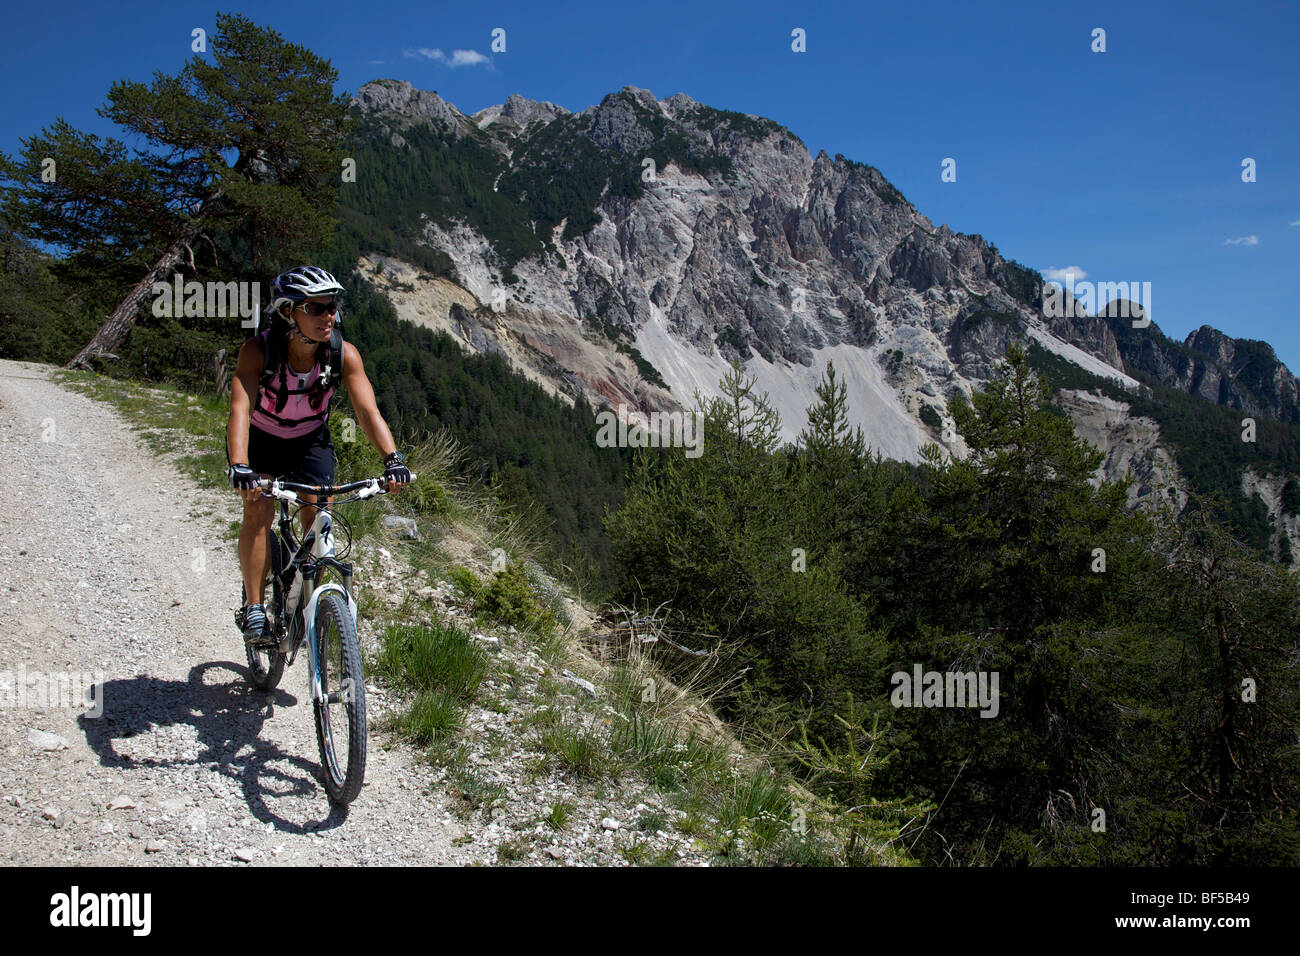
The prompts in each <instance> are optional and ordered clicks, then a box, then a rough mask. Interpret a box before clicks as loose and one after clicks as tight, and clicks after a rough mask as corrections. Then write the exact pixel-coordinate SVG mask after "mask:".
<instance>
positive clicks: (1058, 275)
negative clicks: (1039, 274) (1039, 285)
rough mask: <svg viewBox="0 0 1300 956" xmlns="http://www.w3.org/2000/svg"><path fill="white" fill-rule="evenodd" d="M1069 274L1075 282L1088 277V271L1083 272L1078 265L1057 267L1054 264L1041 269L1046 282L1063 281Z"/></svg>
mask: <svg viewBox="0 0 1300 956" xmlns="http://www.w3.org/2000/svg"><path fill="white" fill-rule="evenodd" d="M1067 275H1069V276H1070V277H1072V278H1073V280H1074V281H1075V282H1078V281H1080V280H1082V279H1086V278H1088V273H1086V272H1084V271H1083V269H1081V268H1080V267H1079V266H1066V267H1065V268H1064V269H1058V268H1056V266H1051V267H1050V268H1047V269H1044V270H1043V278H1044V279H1046V280H1047V281H1048V282H1060V283H1062V284H1063V283H1064V282H1065V277H1066V276H1067Z"/></svg>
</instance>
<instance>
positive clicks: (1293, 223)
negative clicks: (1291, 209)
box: [1287, 219, 1300, 226]
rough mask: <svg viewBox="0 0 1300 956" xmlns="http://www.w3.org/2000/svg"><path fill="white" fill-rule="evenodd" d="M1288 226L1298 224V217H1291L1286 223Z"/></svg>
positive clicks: (1299, 223) (1299, 224)
mask: <svg viewBox="0 0 1300 956" xmlns="http://www.w3.org/2000/svg"><path fill="white" fill-rule="evenodd" d="M1287 225H1288V226H1300V219H1292V220H1291V221H1290V222H1288V223H1287Z"/></svg>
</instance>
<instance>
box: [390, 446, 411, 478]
mask: <svg viewBox="0 0 1300 956" xmlns="http://www.w3.org/2000/svg"><path fill="white" fill-rule="evenodd" d="M410 480H411V469H409V468H407V467H406V459H405V458H403V457H402V453H401V452H400V451H395V452H393V453H392V454H391V455H389V456H388V457H387V458H385V459H384V481H395V482H397V483H398V484H399V485H404V484H406V483H407V482H409V481H410Z"/></svg>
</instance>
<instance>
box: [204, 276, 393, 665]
mask: <svg viewBox="0 0 1300 956" xmlns="http://www.w3.org/2000/svg"><path fill="white" fill-rule="evenodd" d="M342 292H343V286H341V285H339V283H338V281H337V280H335V278H334V277H333V276H332V275H330V274H329V273H328V272H326V271H325V270H324V269H320V268H317V267H315V266H298V267H297V268H294V269H290V270H289V271H288V272H284V273H281V274H280V275H278V276H276V277H275V279H274V281H273V282H272V283H271V302H270V305H269V307H268V309H267V313H268V314H269V315H270V322H269V324H268V325H267V326H266V328H263V329H262V330H261V331H259V332H258V334H257V335H255V336H253V337H252V338H250V339H248V341H246V342H245V343H244V345H243V347H242V348H241V349H240V350H239V361H238V364H237V365H236V366H235V377H234V379H233V381H232V382H231V387H230V420H229V422H228V423H227V425H226V463H227V465H228V466H229V469H228V471H227V475H228V477H229V479H230V483H231V485H233V486H234V487H235V488H236V489H237V490H238V491H239V493H240V495H241V496H242V497H243V499H244V524H243V527H242V529H241V530H240V533H239V567H240V571H241V572H242V574H243V578H244V593H245V595H246V596H247V604H246V605H245V606H244V609H243V615H242V619H243V632H244V640H245V641H248V642H258V641H261V640H262V639H263V638H264V637H265V633H266V630H267V620H266V608H265V601H266V580H267V573H268V571H269V569H270V567H271V551H270V546H269V544H270V530H271V521H272V519H273V517H274V514H275V502H274V501H273V500H272V499H270V498H267V497H265V496H264V495H263V494H262V491H261V489H260V488H259V487H258V486H257V482H258V480H259V479H260V478H284V479H286V480H289V481H295V482H301V483H303V484H309V485H332V484H333V483H334V443H333V441H332V440H331V438H330V431H329V409H330V400H331V399H332V398H333V396H334V391H335V389H336V387H337V385H338V383H339V382H340V381H341V382H342V383H343V384H344V385H346V386H347V389H348V396H349V397H350V398H351V399H352V408H353V410H354V411H355V412H356V416H357V424H358V425H360V426H361V430H362V431H363V432H365V434H366V437H367V438H368V439H370V443H371V444H372V445H374V446H375V448H376V449H377V450H378V451H379V453H380V454H381V455H383V456H384V480H385V482H386V488H387V490H388V491H400V490H401V489H402V488H404V487H405V486H406V485H407V484H408V483H409V482H410V480H411V472H410V469H408V468H407V467H406V463H405V460H404V459H403V458H402V455H401V454H400V453H399V452H398V451H397V445H396V443H395V442H394V441H393V435H392V432H390V431H389V428H388V424H387V423H386V422H385V421H384V417H383V415H381V414H380V413H379V408H378V407H377V406H376V404H375V392H374V389H373V388H372V387H371V385H370V380H369V379H368V378H366V370H365V366H364V365H363V364H362V362H361V353H359V352H358V351H357V349H356V346H354V345H351V344H349V343H347V342H344V341H343V339H342V335H341V332H340V329H339V321H338V318H339V305H338V296H339V294H340V293H342ZM302 498H303V500H305V501H308V502H311V503H312V504H314V503H316V498H315V496H313V495H308V494H303V495H302ZM300 516H301V518H302V528H303V534H304V535H306V533H307V531H308V529H309V528H310V527H311V524H312V521H313V520H314V519H315V516H316V509H315V508H313V507H311V505H310V504H309V505H307V506H305V507H303V508H302V510H301V512H300Z"/></svg>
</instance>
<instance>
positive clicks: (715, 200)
mask: <svg viewBox="0 0 1300 956" xmlns="http://www.w3.org/2000/svg"><path fill="white" fill-rule="evenodd" d="M354 104H355V107H356V110H357V112H358V114H359V115H360V117H361V118H362V120H363V127H362V129H363V134H362V142H363V143H365V144H367V146H368V148H369V149H370V152H369V153H368V154H366V155H367V156H369V157H370V161H372V162H378V163H382V164H385V165H386V166H387V167H388V168H389V170H391V171H395V172H394V175H391V176H386V177H385V183H386V188H388V189H389V192H388V194H385V195H380V193H379V191H378V190H377V189H376V188H375V187H366V189H367V190H368V191H364V190H363V191H362V192H361V193H358V194H357V197H355V201H356V204H357V208H358V209H359V210H361V211H362V212H364V213H365V214H366V215H368V216H371V217H374V218H380V217H383V216H384V215H385V213H386V209H387V211H388V212H390V213H391V214H392V215H398V214H399V213H398V210H400V215H402V216H406V217H407V219H406V222H407V225H406V227H405V231H404V232H403V234H402V236H403V239H402V242H400V243H398V244H397V245H396V247H395V246H394V244H393V243H387V244H385V243H383V242H379V241H375V242H373V243H371V244H370V245H369V246H368V247H366V248H365V249H364V250H363V251H364V252H365V253H366V254H365V255H364V257H363V258H362V259H361V264H362V267H363V268H364V269H365V270H366V271H367V274H368V275H369V276H370V277H371V278H372V280H373V281H374V282H375V283H376V284H377V285H378V286H379V287H380V288H381V289H383V290H384V291H385V292H386V294H387V295H388V296H389V297H390V298H391V299H392V301H393V302H394V304H395V306H396V307H397V309H398V312H399V314H400V315H401V316H402V317H403V318H407V319H410V320H412V321H414V322H418V323H420V324H424V325H428V326H430V327H433V328H437V329H442V330H445V331H447V332H449V333H451V334H452V335H453V336H455V337H456V338H457V339H458V340H459V341H461V342H462V343H463V344H464V345H465V346H466V347H467V348H469V349H471V350H474V351H494V352H500V353H501V354H503V355H505V356H506V357H508V358H509V359H510V361H511V363H512V364H513V365H514V366H515V367H517V368H519V369H520V370H522V371H523V372H524V373H525V374H527V375H529V376H530V377H532V378H534V379H535V380H537V381H540V382H545V383H546V385H547V387H548V388H549V389H550V390H552V391H553V392H554V393H556V394H563V395H565V396H567V397H568V398H569V399H571V400H583V401H587V402H589V403H591V404H592V405H593V406H599V405H602V404H605V403H609V404H613V405H618V404H620V403H626V404H627V405H629V406H634V407H637V408H640V409H641V410H644V411H650V410H655V409H667V408H673V407H677V406H689V405H691V404H692V403H693V398H694V396H695V394H696V393H697V392H698V393H700V394H701V395H704V396H711V395H716V394H717V393H718V390H717V383H718V380H719V379H720V378H721V377H722V375H723V373H724V372H725V370H726V367H727V364H728V363H729V362H731V361H733V360H740V361H741V362H743V363H744V364H745V367H746V370H747V371H748V372H749V373H750V374H751V375H753V376H755V377H756V378H757V379H758V382H759V384H760V387H761V388H763V389H764V390H766V391H767V392H768V394H769V396H770V397H771V398H772V400H773V402H774V404H775V406H776V407H777V409H778V410H779V411H780V413H781V416H782V423H783V431H784V434H785V436H786V437H787V438H789V439H793V438H794V437H795V436H796V435H797V434H798V432H799V430H800V429H801V428H802V427H803V425H804V424H805V417H804V410H805V408H806V407H807V406H808V405H809V404H810V403H811V401H812V398H813V387H814V385H815V383H816V382H817V380H818V379H819V378H820V376H821V375H822V373H823V371H824V369H825V366H826V363H827V362H828V361H833V362H834V363H835V365H836V367H837V369H838V370H839V371H840V372H841V373H842V376H843V379H844V381H845V382H846V384H847V386H848V390H849V403H850V407H851V409H852V411H853V413H854V415H855V417H856V418H857V421H858V423H860V424H861V425H862V428H863V431H864V433H865V434H866V436H867V438H868V440H869V442H870V443H871V445H872V446H873V447H874V448H876V449H878V450H879V451H881V452H882V453H883V454H885V455H887V456H889V457H893V458H897V459H902V460H916V459H917V457H918V452H919V450H920V448H921V447H922V446H923V445H924V444H925V443H927V442H931V441H935V442H939V443H940V444H941V445H942V446H943V447H945V448H946V449H947V450H948V451H950V452H951V453H953V454H956V455H962V454H964V452H965V447H964V444H963V442H962V440H961V437H960V435H956V434H955V433H953V432H952V431H951V430H948V429H947V426H948V425H949V424H950V423H949V420H948V417H947V414H946V405H947V402H948V401H949V400H950V399H952V398H953V397H954V396H956V395H958V394H963V395H969V394H970V393H971V391H972V389H973V388H974V387H975V386H976V385H978V384H979V383H980V382H981V381H983V380H984V379H985V378H986V377H987V376H988V374H989V372H990V370H991V368H992V367H993V364H994V363H995V362H996V361H997V360H998V359H999V358H1000V357H1001V356H1002V355H1003V353H1004V350H1005V348H1006V345H1007V344H1008V343H1009V342H1011V341H1022V342H1032V343H1036V344H1037V345H1038V346H1040V347H1041V353H1042V354H1046V355H1051V356H1054V357H1058V358H1061V359H1064V360H1066V361H1067V362H1069V363H1071V365H1072V366H1074V367H1076V368H1077V369H1079V370H1080V371H1082V372H1084V373H1086V374H1087V375H1088V376H1090V377H1094V378H1098V379H1101V380H1104V381H1105V382H1107V383H1109V384H1110V385H1113V386H1115V387H1118V388H1119V389H1121V390H1122V392H1126V393H1134V394H1136V393H1137V392H1138V390H1139V389H1141V388H1142V387H1143V386H1144V385H1150V384H1152V383H1157V384H1162V385H1167V386H1169V387H1172V388H1176V389H1178V390H1180V391H1182V392H1185V393H1187V394H1189V395H1194V396H1198V397H1201V398H1204V399H1206V400H1208V401H1211V402H1214V403H1217V404H1220V405H1224V406H1228V407H1231V408H1234V409H1241V410H1242V411H1244V412H1247V413H1249V414H1257V415H1263V416H1267V417H1271V418H1275V419H1278V420H1280V421H1283V422H1288V423H1296V422H1297V421H1300V419H1297V413H1298V410H1300V404H1298V403H1297V387H1296V380H1295V378H1294V376H1292V375H1291V373H1290V372H1289V371H1288V370H1287V369H1286V368H1285V367H1284V366H1283V365H1281V363H1280V362H1278V360H1277V358H1276V356H1275V355H1274V354H1273V352H1272V350H1271V349H1270V348H1269V347H1268V346H1267V345H1265V344H1264V343H1259V342H1251V341H1246V340H1236V339H1232V338H1230V337H1228V336H1226V335H1223V334H1222V333H1220V332H1217V331H1216V330H1214V329H1211V328H1208V327H1205V328H1202V329H1201V330H1199V331H1198V332H1196V333H1194V334H1193V335H1192V336H1190V337H1189V339H1188V341H1187V342H1186V343H1183V344H1179V343H1176V342H1173V341H1171V340H1169V339H1168V338H1166V337H1165V336H1164V335H1163V334H1162V333H1161V332H1160V330H1159V328H1158V327H1157V326H1156V325H1155V324H1154V323H1150V324H1148V325H1147V326H1146V327H1145V328H1133V322H1132V320H1131V319H1130V318H1129V317H1127V316H1125V317H1122V318H1121V317H1119V316H1118V315H1116V314H1115V313H1114V309H1113V306H1112V309H1111V311H1110V312H1109V313H1103V314H1100V315H1090V314H1086V313H1085V312H1084V311H1083V310H1078V314H1076V310H1074V309H1069V310H1067V312H1066V314H1065V315H1064V316H1057V317H1050V316H1048V315H1046V314H1045V310H1044V308H1043V291H1042V279H1041V276H1039V275H1038V274H1037V273H1036V272H1033V271H1032V270H1029V269H1027V268H1025V267H1023V266H1021V265H1019V264H1018V263H1015V262H1013V261H1010V260H1008V259H1006V258H1004V257H1003V256H1002V255H1001V254H1000V253H999V252H998V250H997V249H996V247H994V246H993V245H992V244H990V243H989V242H987V241H986V240H985V239H983V238H982V237H980V236H978V235H965V234H961V233H955V232H953V231H952V230H951V229H949V228H948V227H947V226H946V225H940V226H936V225H934V223H932V222H931V221H930V220H929V219H928V218H926V217H925V216H924V215H922V214H921V213H920V212H919V211H918V210H917V209H915V208H914V207H913V206H912V205H911V204H910V203H908V202H907V201H906V199H905V198H904V197H903V196H902V195H901V194H900V193H899V192H898V190H897V189H895V188H894V187H893V186H892V185H891V184H890V183H889V182H888V181H887V180H886V179H885V178H884V176H883V175H882V174H881V173H880V171H879V170H877V169H874V168H873V167H871V166H868V165H865V164H862V163H858V162H854V161H852V160H849V159H847V158H845V157H843V156H840V155H836V156H835V157H834V158H832V157H830V156H827V155H826V154H825V153H824V152H819V153H817V154H816V155H815V156H814V155H812V154H811V153H810V152H809V151H808V149H807V148H806V147H805V146H804V145H803V143H802V142H801V141H800V140H799V138H798V137H797V136H796V135H795V134H794V133H792V132H790V131H789V130H787V129H785V128H784V127H782V126H780V125H779V124H777V123H774V122H772V121H770V120H766V119H763V118H760V117H755V116H749V115H746V114H740V113H731V112H727V111H722V110H716V109H712V108H710V107H707V106H704V105H702V104H700V103H697V102H696V101H694V100H692V99H691V98H690V97H689V96H686V95H685V94H682V93H678V94H676V95H674V96H672V97H669V98H668V99H664V100H659V99H656V98H655V96H654V95H652V94H651V93H650V92H649V91H647V90H642V89H637V88H635V87H625V88H624V89H623V90H621V91H619V92H617V93H611V94H609V95H607V96H606V97H604V99H602V100H601V102H600V103H599V104H597V105H595V106H591V107H589V108H587V109H585V110H583V111H582V112H580V113H571V112H569V111H567V110H565V109H564V108H562V107H559V106H556V105H555V104H553V103H546V102H534V101H531V100H527V99H525V98H523V97H520V96H511V97H510V98H509V99H507V101H506V102H505V103H504V104H502V105H500V106H493V107H490V108H488V109H485V110H482V111H480V112H478V113H476V114H474V115H472V116H471V115H466V114H464V113H462V112H461V111H460V110H458V109H456V107H455V106H453V105H452V104H450V103H447V102H446V101H445V100H443V99H442V98H441V97H439V96H438V95H437V94H436V93H433V92H428V91H421V90H417V89H415V88H414V87H412V86H411V85H410V84H408V83H404V82H397V81H392V80H380V81H376V82H372V83H368V84H366V85H365V86H363V87H362V88H361V89H360V91H358V93H357V95H356V97H355V100H354ZM346 202H349V200H347V199H345V203H346ZM385 203H387V207H386V206H385ZM427 250H434V251H435V252H436V255H437V260H436V263H437V265H431V264H430V263H431V262H433V260H426V261H422V262H420V263H416V262H413V261H412V260H413V259H414V258H415V256H414V253H415V252H417V251H418V252H420V254H421V256H423V254H424V253H425V252H426V251H427ZM1139 314H1140V313H1139ZM1111 401H1112V403H1113V402H1114V401H1117V399H1115V398H1114V396H1113V395H1112V398H1111ZM1064 404H1065V407H1066V408H1067V409H1069V411H1070V413H1071V414H1072V415H1073V416H1074V417H1075V420H1076V423H1077V424H1078V425H1079V426H1080V428H1081V429H1082V430H1083V431H1085V432H1091V433H1092V435H1093V436H1095V438H1094V440H1095V441H1096V443H1097V444H1099V445H1100V446H1101V447H1102V448H1103V449H1104V450H1107V452H1108V459H1107V465H1106V469H1105V470H1106V472H1107V473H1108V474H1111V475H1112V476H1117V475H1119V474H1122V473H1131V474H1134V475H1135V476H1137V477H1138V479H1139V485H1140V486H1141V487H1142V489H1143V490H1142V492H1141V494H1140V496H1144V495H1145V494H1146V493H1147V492H1148V491H1149V490H1150V488H1151V487H1152V482H1153V481H1156V480H1157V479H1158V480H1160V481H1165V480H1169V481H1173V482H1174V483H1175V484H1177V483H1178V481H1179V478H1178V469H1177V467H1176V465H1177V462H1176V461H1175V459H1176V457H1177V455H1176V453H1175V454H1171V453H1170V451H1169V450H1168V449H1165V450H1161V446H1160V441H1159V438H1160V428H1161V421H1160V420H1159V416H1158V415H1157V416H1156V417H1155V418H1147V419H1145V420H1144V422H1143V424H1141V425H1140V426H1137V427H1139V429H1140V430H1142V431H1143V432H1144V434H1143V436H1142V438H1141V439H1140V440H1138V441H1136V442H1135V443H1129V442H1128V441H1127V439H1126V438H1125V432H1126V430H1129V429H1132V428H1133V427H1134V424H1133V421H1132V420H1128V419H1125V420H1124V421H1122V422H1121V421H1120V418H1123V414H1122V413H1121V412H1120V411H1119V410H1118V409H1117V408H1110V407H1106V408H1105V410H1104V413H1101V412H1099V411H1098V409H1099V406H1097V405H1096V402H1095V401H1090V400H1087V399H1084V398H1081V397H1080V396H1079V395H1075V396H1074V397H1073V398H1070V399H1067V400H1066V401H1065V402H1064ZM1120 404H1121V405H1122V404H1124V403H1123V402H1122V401H1120ZM1117 415H1118V416H1119V418H1116V417H1115V416H1117ZM1099 423H1100V424H1099ZM1099 428H1100V430H1098V429H1099ZM1120 445H1124V446H1125V449H1124V451H1123V453H1122V454H1121V453H1117V452H1116V449H1118V448H1119V446H1120ZM1234 484H1235V482H1234ZM1184 490H1185V489H1181V487H1180V491H1179V492H1178V493H1179V494H1182V493H1183V491H1184ZM1235 491H1236V488H1234V493H1235Z"/></svg>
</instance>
